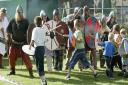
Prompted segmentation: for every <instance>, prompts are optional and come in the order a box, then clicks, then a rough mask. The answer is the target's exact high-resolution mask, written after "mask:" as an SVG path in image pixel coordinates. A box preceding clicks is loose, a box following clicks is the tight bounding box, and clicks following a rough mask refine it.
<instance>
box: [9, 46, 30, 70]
mask: <svg viewBox="0 0 128 85" xmlns="http://www.w3.org/2000/svg"><path fill="white" fill-rule="evenodd" d="M18 57H21V58H22V59H23V61H24V63H25V65H26V67H27V69H28V70H32V63H31V60H30V58H29V56H28V55H27V54H25V53H24V52H23V51H22V49H21V48H15V47H10V49H9V64H10V69H15V65H16V61H17V58H18Z"/></svg>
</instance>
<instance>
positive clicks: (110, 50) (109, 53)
mask: <svg viewBox="0 0 128 85" xmlns="http://www.w3.org/2000/svg"><path fill="white" fill-rule="evenodd" d="M113 39H114V35H113V34H112V33H110V34H109V35H108V41H105V42H99V43H98V45H100V46H104V52H103V55H104V57H105V61H106V66H107V68H106V75H107V76H108V77H109V78H110V79H112V78H113V73H112V69H111V61H112V58H113V55H114V53H115V45H114V44H113Z"/></svg>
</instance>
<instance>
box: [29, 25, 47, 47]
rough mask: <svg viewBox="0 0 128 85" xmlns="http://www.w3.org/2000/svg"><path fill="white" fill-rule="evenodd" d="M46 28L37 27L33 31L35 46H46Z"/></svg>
mask: <svg viewBox="0 0 128 85" xmlns="http://www.w3.org/2000/svg"><path fill="white" fill-rule="evenodd" d="M45 36H46V30H45V29H44V28H43V27H35V28H34V29H33V31H32V38H31V39H32V40H34V46H35V47H37V46H44V44H45V41H46V38H45Z"/></svg>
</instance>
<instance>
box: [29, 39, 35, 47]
mask: <svg viewBox="0 0 128 85" xmlns="http://www.w3.org/2000/svg"><path fill="white" fill-rule="evenodd" d="M33 45H34V40H32V41H31V42H30V47H29V49H31V47H32V46H33Z"/></svg>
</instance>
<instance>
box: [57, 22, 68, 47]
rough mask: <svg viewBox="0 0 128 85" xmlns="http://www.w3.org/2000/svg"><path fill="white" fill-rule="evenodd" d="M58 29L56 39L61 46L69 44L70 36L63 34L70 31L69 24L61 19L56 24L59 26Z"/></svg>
mask: <svg viewBox="0 0 128 85" xmlns="http://www.w3.org/2000/svg"><path fill="white" fill-rule="evenodd" d="M59 25H61V26H60V27H58V28H57V29H56V30H55V33H56V39H57V41H58V43H59V46H61V45H62V46H65V45H66V44H67V41H68V38H66V37H63V36H62V35H68V33H69V31H68V26H67V25H66V23H64V22H62V21H60V22H59V23H57V25H56V26H59Z"/></svg>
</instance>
